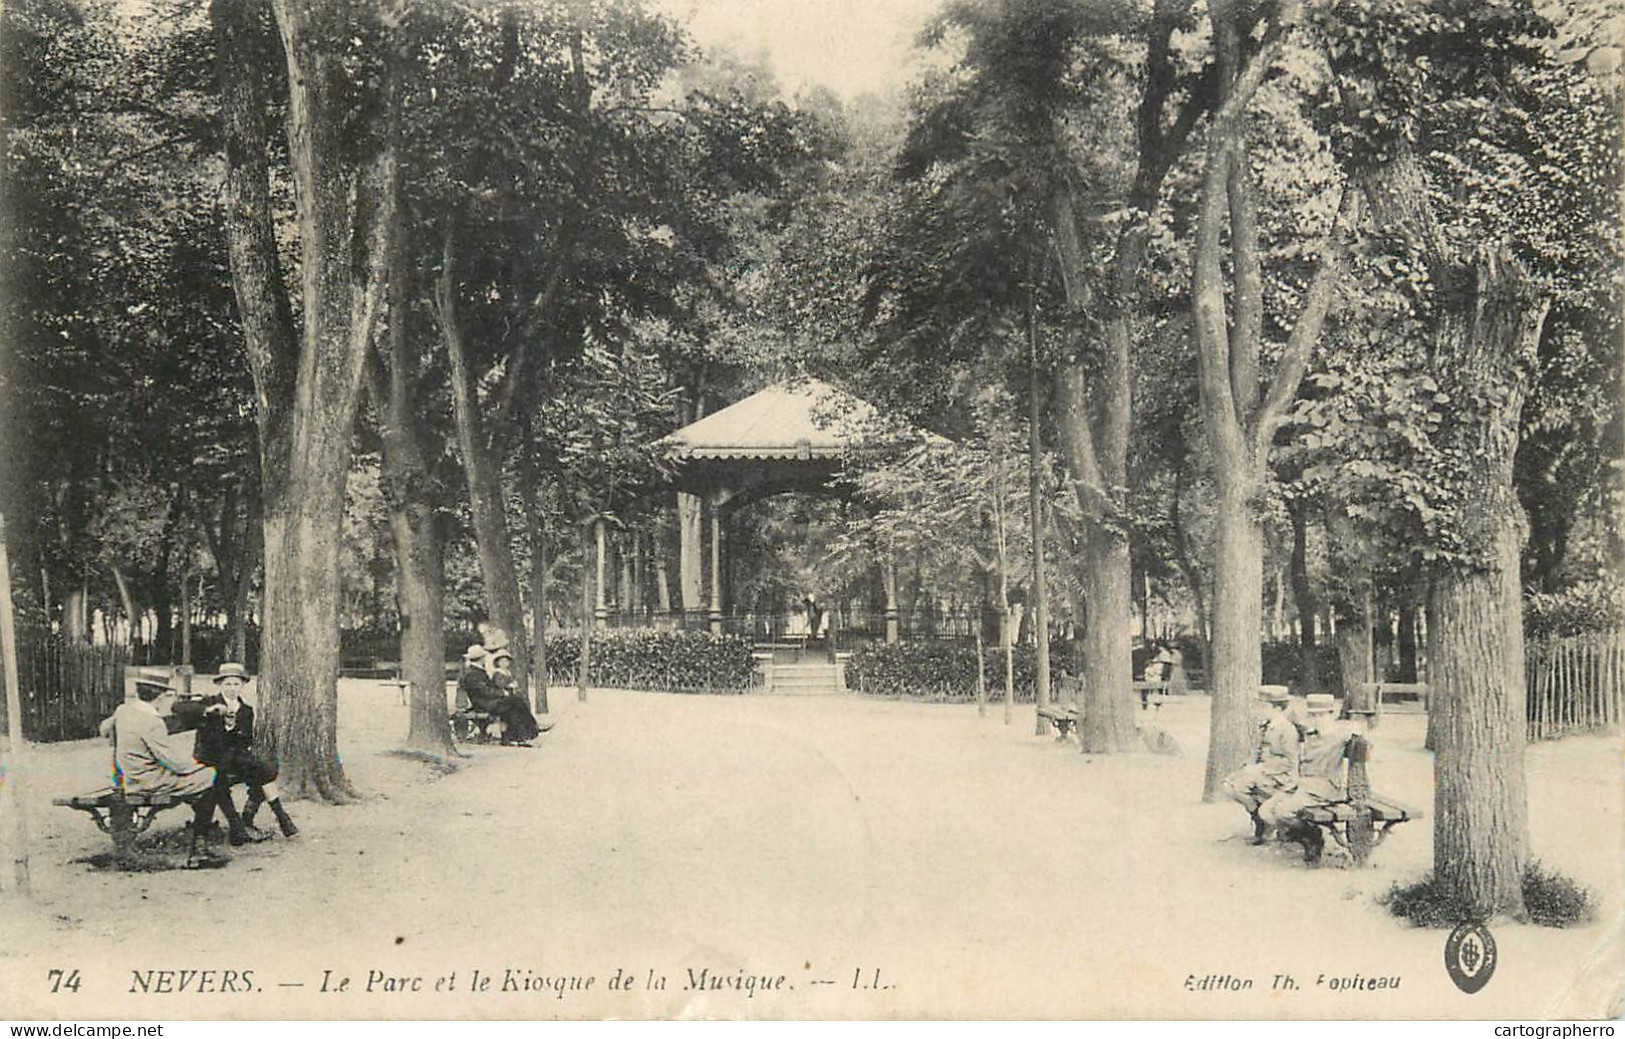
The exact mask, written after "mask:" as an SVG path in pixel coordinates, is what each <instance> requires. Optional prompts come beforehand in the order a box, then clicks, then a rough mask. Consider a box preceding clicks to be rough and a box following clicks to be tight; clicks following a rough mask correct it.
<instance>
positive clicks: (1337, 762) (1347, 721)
mask: <svg viewBox="0 0 1625 1039" xmlns="http://www.w3.org/2000/svg"><path fill="white" fill-rule="evenodd" d="M1307 706H1308V714H1309V717H1308V720H1307V721H1306V722H1305V723H1304V735H1303V749H1302V752H1301V753H1300V755H1299V759H1298V782H1297V784H1296V786H1294V787H1293V788H1292V789H1290V790H1283V791H1282V792H1281V793H1278V794H1276V795H1275V796H1274V797H1271V798H1270V799H1269V800H1267V801H1265V802H1264V803H1263V804H1262V805H1260V806H1259V809H1258V814H1259V816H1260V818H1262V819H1263V820H1264V822H1265V823H1266V824H1267V825H1270V826H1274V827H1277V828H1282V827H1291V826H1293V824H1294V822H1295V820H1296V817H1297V814H1298V813H1299V812H1300V811H1302V810H1303V809H1305V808H1308V807H1310V806H1311V805H1323V804H1336V803H1337V802H1339V801H1345V800H1347V799H1348V791H1347V789H1346V788H1345V786H1344V782H1345V780H1344V770H1343V753H1344V750H1345V748H1346V747H1347V746H1348V741H1349V738H1350V737H1351V736H1354V735H1356V734H1358V733H1362V732H1364V731H1365V716H1364V715H1363V714H1356V715H1352V716H1351V715H1350V714H1349V713H1348V712H1346V711H1345V712H1344V717H1343V719H1342V720H1337V719H1334V718H1333V717H1332V715H1333V713H1334V712H1335V710H1336V701H1335V700H1333V699H1332V697H1330V696H1328V695H1326V694H1324V693H1315V694H1311V695H1310V696H1309V698H1308V703H1307ZM1308 829H1309V831H1312V832H1308V833H1305V834H1303V836H1304V837H1305V839H1306V841H1307V843H1308V847H1309V851H1310V853H1311V855H1315V854H1318V849H1319V846H1320V837H1321V834H1320V829H1319V827H1316V826H1310V827H1309V828H1308Z"/></svg>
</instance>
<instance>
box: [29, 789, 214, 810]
mask: <svg viewBox="0 0 1625 1039" xmlns="http://www.w3.org/2000/svg"><path fill="white" fill-rule="evenodd" d="M51 803H52V804H53V805H59V806H61V807H63V808H79V809H86V808H110V807H112V806H113V805H115V804H126V805H129V806H130V807H131V808H168V807H171V806H173V805H178V804H184V803H185V799H184V798H182V797H179V796H177V795H175V794H171V793H139V792H138V793H133V794H130V793H120V792H119V791H117V790H113V789H111V788H109V789H107V790H97V791H95V792H93V793H89V794H80V795H78V796H76V797H55V798H52V799H51Z"/></svg>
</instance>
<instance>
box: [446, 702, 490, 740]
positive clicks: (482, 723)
mask: <svg viewBox="0 0 1625 1039" xmlns="http://www.w3.org/2000/svg"><path fill="white" fill-rule="evenodd" d="M494 721H496V715H494V714H491V713H490V712H488V711H476V710H475V709H474V708H472V707H463V708H460V709H458V710H455V711H452V712H451V731H452V733H453V734H454V735H455V736H456V737H457V738H458V739H460V740H467V741H468V742H469V743H492V742H494V741H495V740H496V737H495V736H492V735H491V733H490V732H489V731H487V729H486V726H488V725H490V724H491V723H492V722H494Z"/></svg>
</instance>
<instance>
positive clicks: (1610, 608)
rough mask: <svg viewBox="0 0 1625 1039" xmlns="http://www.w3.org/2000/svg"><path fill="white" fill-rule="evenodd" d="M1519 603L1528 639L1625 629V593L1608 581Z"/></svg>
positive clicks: (1577, 586)
mask: <svg viewBox="0 0 1625 1039" xmlns="http://www.w3.org/2000/svg"><path fill="white" fill-rule="evenodd" d="M1523 602H1524V609H1523V630H1524V634H1525V635H1526V636H1528V637H1529V638H1541V637H1543V636H1549V635H1588V634H1592V633H1598V632H1602V633H1606V632H1612V631H1618V630H1619V629H1620V627H1622V626H1625V591H1622V589H1621V588H1620V586H1619V584H1618V583H1617V582H1615V581H1611V580H1597V581H1587V582H1584V583H1582V584H1577V585H1575V586H1574V587H1572V588H1568V589H1566V590H1564V591H1561V592H1550V593H1537V594H1535V595H1529V596H1526V597H1525V598H1524V601H1523Z"/></svg>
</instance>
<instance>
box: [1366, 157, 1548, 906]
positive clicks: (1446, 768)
mask: <svg viewBox="0 0 1625 1039" xmlns="http://www.w3.org/2000/svg"><path fill="white" fill-rule="evenodd" d="M1363 186H1364V188H1365V191H1366V195H1367V197H1368V198H1369V199H1370V201H1371V206H1372V211H1373V215H1374V217H1375V219H1376V220H1377V221H1378V225H1379V226H1383V227H1386V228H1388V229H1389V230H1390V233H1392V234H1393V235H1395V237H1396V238H1398V239H1400V240H1402V241H1404V242H1405V243H1406V244H1407V245H1408V246H1409V247H1410V248H1411V249H1412V250H1414V251H1416V252H1417V253H1419V254H1420V255H1422V256H1423V257H1424V258H1425V260H1426V262H1427V264H1428V267H1429V274H1430V277H1431V281H1432V284H1433V285H1434V286H1435V290H1434V294H1435V297H1436V301H1437V307H1438V317H1437V318H1436V319H1435V321H1436V324H1435V326H1434V329H1433V333H1432V335H1431V337H1430V342H1429V347H1430V350H1429V362H1430V368H1431V374H1432V375H1433V378H1434V380H1435V381H1436V382H1437V383H1438V385H1439V388H1440V391H1441V392H1443V393H1445V394H1447V395H1448V399H1450V400H1451V401H1453V402H1455V403H1454V404H1453V405H1452V410H1451V413H1450V414H1449V415H1448V416H1447V421H1446V423H1445V424H1444V425H1443V427H1442V428H1441V429H1440V430H1439V432H1438V433H1437V434H1436V436H1435V440H1436V443H1437V444H1438V446H1439V447H1440V448H1442V449H1443V450H1445V451H1447V452H1449V453H1450V455H1451V457H1453V458H1456V459H1459V460H1460V462H1459V465H1460V469H1459V470H1458V475H1457V479H1458V480H1459V481H1460V483H1459V491H1460V500H1461V501H1462V502H1464V503H1468V504H1467V505H1466V506H1465V507H1464V508H1462V509H1461V510H1460V514H1459V515H1458V516H1457V517H1456V518H1455V522H1454V527H1455V529H1454V530H1453V531H1452V533H1453V535H1454V541H1455V542H1456V544H1455V545H1454V546H1453V547H1455V548H1456V549H1457V554H1456V555H1455V556H1454V558H1452V559H1451V560H1450V561H1449V562H1448V563H1447V564H1445V565H1443V566H1441V567H1440V568H1439V570H1438V572H1436V573H1435V574H1434V575H1433V578H1434V581H1433V587H1432V594H1431V595H1430V600H1431V602H1430V607H1431V608H1430V610H1429V615H1428V635H1429V646H1428V650H1429V655H1428V680H1429V685H1430V688H1431V690H1432V691H1433V695H1432V696H1431V697H1430V699H1431V700H1432V701H1433V703H1432V715H1431V717H1430V725H1429V736H1430V738H1431V739H1432V740H1433V742H1434V746H1435V748H1436V750H1435V754H1434V757H1433V776H1434V800H1433V804H1434V813H1433V871H1434V875H1435V877H1436V879H1437V880H1438V881H1439V882H1440V883H1441V884H1442V885H1443V887H1444V888H1445V890H1446V891H1447V892H1448V893H1449V894H1451V895H1453V896H1454V897H1455V898H1457V899H1459V900H1460V901H1461V902H1462V903H1464V904H1465V905H1466V906H1467V907H1468V908H1469V911H1470V912H1471V913H1473V914H1474V915H1476V916H1478V917H1480V918H1488V917H1489V916H1491V915H1495V914H1506V915H1508V916H1511V917H1512V918H1514V919H1522V918H1523V917H1524V915H1525V914H1524V904H1523V892H1522V881H1523V874H1524V869H1525V867H1526V866H1527V865H1528V862H1529V828H1528V805H1527V799H1526V795H1525V785H1524V783H1525V781H1524V744H1525V741H1526V739H1527V737H1528V734H1527V725H1528V722H1527V718H1526V716H1525V708H1526V704H1525V697H1526V689H1525V686H1524V682H1525V677H1524V657H1523V601H1522V598H1521V595H1520V592H1521V574H1520V572H1519V568H1520V560H1519V546H1520V545H1521V543H1522V540H1523V533H1524V530H1525V519H1524V516H1523V512H1522V509H1521V508H1520V506H1519V505H1518V498H1517V492H1516V490H1515V488H1514V487H1513V484H1512V464H1513V456H1514V455H1515V454H1516V453H1517V449H1518V434H1519V422H1520V418H1521V414H1522V410H1523V402H1524V395H1525V393H1526V392H1527V388H1528V379H1529V372H1531V371H1533V370H1534V367H1535V364H1534V362H1535V358H1536V356H1537V347H1538V345H1539V342H1540V335H1541V329H1542V328H1543V327H1544V325H1545V321H1546V314H1547V310H1548V309H1549V307H1550V300H1549V299H1548V298H1545V297H1544V296H1543V295H1542V293H1541V291H1540V290H1539V289H1538V288H1537V287H1536V286H1535V285H1534V284H1533V283H1532V282H1531V280H1530V278H1529V276H1528V274H1527V273H1526V272H1525V271H1524V270H1523V268H1522V266H1521V265H1520V264H1519V263H1518V261H1517V260H1516V259H1515V258H1514V257H1513V256H1512V255H1511V254H1510V251H1509V247H1508V246H1506V245H1505V244H1501V245H1498V246H1496V247H1494V248H1480V249H1479V250H1478V252H1477V253H1476V254H1475V255H1473V256H1471V257H1466V256H1461V255H1458V254H1457V253H1456V252H1455V251H1454V250H1453V249H1452V247H1451V245H1450V243H1449V241H1448V239H1447V238H1446V236H1445V235H1444V233H1443V231H1442V230H1441V229H1440V227H1439V224H1438V221H1437V219H1436V217H1435V215H1434V213H1433V210H1432V202H1431V196H1430V194H1429V187H1428V184H1427V181H1426V179H1425V176H1424V173H1423V170H1422V167H1421V164H1420V163H1419V162H1417V160H1416V158H1415V157H1414V156H1413V155H1411V154H1410V153H1409V152H1406V151H1403V150H1401V151H1400V152H1399V153H1398V154H1397V155H1396V156H1395V157H1394V158H1392V159H1390V160H1389V161H1388V162H1387V163H1385V164H1384V165H1382V166H1381V167H1378V168H1377V169H1375V170H1373V171H1371V172H1370V173H1369V174H1368V176H1367V177H1366V178H1365V179H1364V181H1363Z"/></svg>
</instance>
